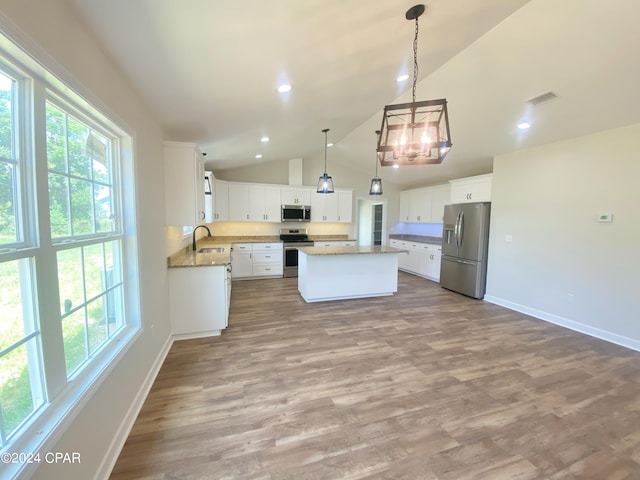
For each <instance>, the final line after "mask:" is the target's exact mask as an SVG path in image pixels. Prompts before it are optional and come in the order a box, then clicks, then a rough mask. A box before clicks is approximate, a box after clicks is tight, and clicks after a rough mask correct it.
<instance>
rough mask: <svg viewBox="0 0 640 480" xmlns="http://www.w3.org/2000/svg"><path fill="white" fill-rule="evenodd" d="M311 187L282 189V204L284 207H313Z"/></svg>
mask: <svg viewBox="0 0 640 480" xmlns="http://www.w3.org/2000/svg"><path fill="white" fill-rule="evenodd" d="M312 192H314V190H313V188H311V187H282V188H281V189H280V203H281V204H282V205H311V194H312Z"/></svg>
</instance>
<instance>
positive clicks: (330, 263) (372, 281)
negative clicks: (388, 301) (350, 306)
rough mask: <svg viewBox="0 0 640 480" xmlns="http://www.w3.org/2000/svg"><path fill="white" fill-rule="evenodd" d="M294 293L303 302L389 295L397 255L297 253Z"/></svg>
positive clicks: (393, 284)
mask: <svg viewBox="0 0 640 480" xmlns="http://www.w3.org/2000/svg"><path fill="white" fill-rule="evenodd" d="M298 291H299V292H300V294H301V295H302V298H304V299H305V301H307V302H319V301H327V300H341V299H347V298H362V297H377V296H383V295H393V293H395V292H397V291H398V255H397V254H396V253H385V254H347V255H307V254H305V253H304V252H299V253H298Z"/></svg>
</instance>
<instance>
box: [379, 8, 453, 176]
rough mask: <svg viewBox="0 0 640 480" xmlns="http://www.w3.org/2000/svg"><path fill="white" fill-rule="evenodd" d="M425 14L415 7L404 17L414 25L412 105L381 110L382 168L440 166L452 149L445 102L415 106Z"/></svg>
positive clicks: (426, 101) (435, 101)
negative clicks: (420, 20)
mask: <svg viewBox="0 0 640 480" xmlns="http://www.w3.org/2000/svg"><path fill="white" fill-rule="evenodd" d="M424 10H425V6H424V5H415V6H413V7H411V8H410V9H409V10H407V13H406V14H405V17H406V19H407V20H415V21H416V30H415V32H416V33H415V37H414V40H413V90H412V94H413V101H412V102H411V103H400V104H396V105H386V106H385V107H384V115H383V117H382V126H381V128H380V132H381V133H380V135H379V136H378V146H377V148H376V151H377V152H378V159H379V160H380V165H382V166H383V167H384V166H399V165H430V164H439V163H442V161H443V160H444V157H445V156H446V155H447V153H449V150H450V149H451V132H450V130H449V115H448V113H447V100H446V99H444V98H441V99H438V100H425V101H422V102H416V82H417V80H418V17H420V15H422V14H423V13H424Z"/></svg>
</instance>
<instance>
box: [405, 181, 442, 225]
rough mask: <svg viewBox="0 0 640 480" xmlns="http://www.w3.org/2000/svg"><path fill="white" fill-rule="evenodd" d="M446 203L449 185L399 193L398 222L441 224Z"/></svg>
mask: <svg viewBox="0 0 640 480" xmlns="http://www.w3.org/2000/svg"><path fill="white" fill-rule="evenodd" d="M447 203H449V185H438V186H435V187H425V188H417V189H414V190H405V191H403V192H400V215H399V220H400V221H401V222H410V223H442V215H443V214H444V206H445V205H446V204H447Z"/></svg>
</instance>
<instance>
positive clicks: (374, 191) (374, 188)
mask: <svg viewBox="0 0 640 480" xmlns="http://www.w3.org/2000/svg"><path fill="white" fill-rule="evenodd" d="M376 136H377V137H379V136H380V130H376ZM375 163H376V176H375V177H373V178H372V179H371V187H370V188H369V195H382V179H381V178H380V177H378V156H377V154H376V159H375Z"/></svg>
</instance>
